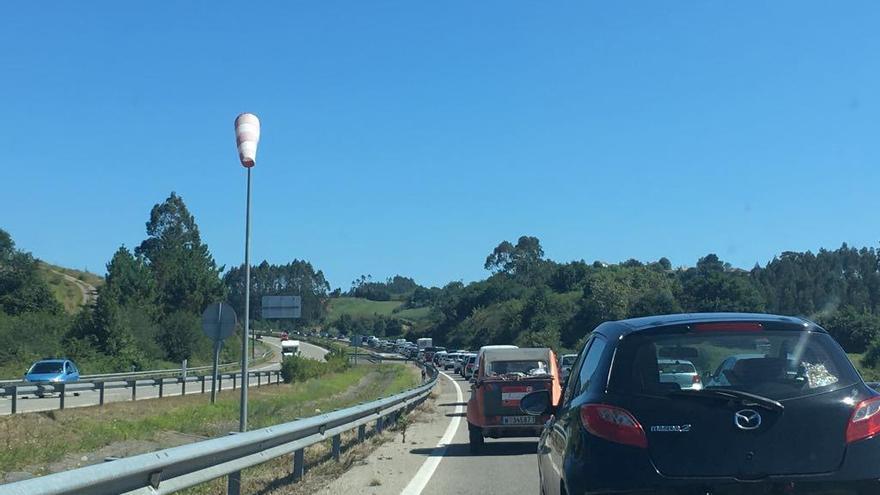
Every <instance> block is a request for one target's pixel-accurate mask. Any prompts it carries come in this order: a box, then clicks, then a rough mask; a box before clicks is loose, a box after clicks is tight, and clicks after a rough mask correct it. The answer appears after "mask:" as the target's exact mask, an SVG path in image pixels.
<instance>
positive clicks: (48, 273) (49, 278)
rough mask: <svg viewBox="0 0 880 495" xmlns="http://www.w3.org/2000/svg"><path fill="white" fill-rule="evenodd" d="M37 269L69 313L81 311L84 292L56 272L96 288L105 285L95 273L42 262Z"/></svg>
mask: <svg viewBox="0 0 880 495" xmlns="http://www.w3.org/2000/svg"><path fill="white" fill-rule="evenodd" d="M37 268H38V270H39V273H40V276H41V277H42V278H43V280H45V281H46V283H47V284H48V285H49V289H50V290H51V291H52V294H53V295H54V296H55V299H57V300H58V302H59V303H61V305H62V306H64V310H65V311H67V312H68V313H76V312H77V311H79V310H80V308H81V307H82V302H83V298H82V292H81V291H80V289H79V286H78V285H77V284H76V283H75V282H73V281H70V280H68V279H66V278H64V276H63V275H61V274H59V273H56V272H61V273H64V274H66V275H69V276H71V277H73V278H76V279H78V280H81V281H83V282H85V283H87V284H89V285H92V286H94V287H98V286H100V285H102V284H103V283H104V279H103V278H102V277H99V276H98V275H95V274H94V273H89V272H84V271H81V270H73V269H70V268H64V267H60V266H55V265H50V264H48V263H45V262H42V261H41V262H39V263H38V265H37Z"/></svg>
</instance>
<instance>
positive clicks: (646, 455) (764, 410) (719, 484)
mask: <svg viewBox="0 0 880 495" xmlns="http://www.w3.org/2000/svg"><path fill="white" fill-rule="evenodd" d="M520 404H521V405H520V407H521V408H522V409H523V411H524V412H526V413H527V414H532V415H540V414H546V413H547V412H551V413H552V414H553V418H552V419H551V420H550V421H549V422H548V423H547V425H546V426H545V428H544V432H543V434H542V435H541V439H540V441H539V443H538V470H539V474H540V479H541V492H542V493H543V494H546V495H551V494H571V495H574V494H648V493H650V494H656V495H664V494H686V495H707V494H709V495H727V494H731V495H732V494H749V495H761V494H780V495H782V494H828V495H844V494H858V495H868V494H880V481H878V480H880V436H878V433H880V414H878V413H880V394H878V393H876V392H875V391H874V390H872V389H871V388H869V387H868V386H867V385H865V383H864V382H863V381H862V379H861V377H860V376H859V374H858V372H857V371H856V370H855V368H854V367H853V365H852V363H850V361H849V359H848V358H847V356H846V354H845V353H844V351H843V349H841V347H840V346H839V345H838V344H837V343H836V342H835V341H834V340H833V339H832V338H831V337H830V336H829V335H828V333H827V332H825V330H823V329H822V328H820V327H819V326H817V325H816V324H815V323H812V322H809V321H806V320H801V319H798V318H790V317H784V316H773V315H765V314H739V313H708V314H687V315H667V316H657V317H646V318H637V319H631V320H623V321H616V322H607V323H603V324H602V325H600V326H599V327H597V328H596V329H595V330H594V331H593V332H592V333H591V334H590V337H589V339H588V340H587V342H586V344H585V345H584V348H583V349H582V350H581V352H580V354H579V356H578V359H577V361H576V362H575V364H574V366H573V368H572V371H571V375H570V378H569V380H568V383H567V385H566V387H565V391H564V393H563V397H562V400H561V404H559V405H552V404H550V397H549V395H548V394H547V393H546V392H543V391H542V392H534V393H532V394H529V395H526V396H525V397H523V398H522V400H521V403H520Z"/></svg>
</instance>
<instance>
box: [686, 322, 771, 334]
mask: <svg viewBox="0 0 880 495" xmlns="http://www.w3.org/2000/svg"><path fill="white" fill-rule="evenodd" d="M693 329H694V331H695V332H760V331H761V330H763V329H764V325H762V324H760V323H751V322H739V321H737V322H730V323H697V324H696V325H694V326H693Z"/></svg>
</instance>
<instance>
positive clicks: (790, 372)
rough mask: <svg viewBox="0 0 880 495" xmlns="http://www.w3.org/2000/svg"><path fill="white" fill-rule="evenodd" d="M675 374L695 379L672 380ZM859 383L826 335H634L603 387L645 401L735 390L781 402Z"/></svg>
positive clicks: (615, 362) (734, 333)
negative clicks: (685, 392) (677, 394)
mask: <svg viewBox="0 0 880 495" xmlns="http://www.w3.org/2000/svg"><path fill="white" fill-rule="evenodd" d="M676 373H690V374H694V373H695V376H694V377H692V379H691V380H674V379H670V378H671V377H669V375H670V374H676ZM664 376H665V377H669V378H664ZM858 380H859V377H858V374H857V373H856V371H855V369H854V368H853V367H852V365H851V364H850V363H849V361H848V359H847V357H846V354H844V353H843V351H842V350H841V349H840V347H839V346H838V345H837V344H835V342H834V341H833V340H832V339H831V337H829V336H828V335H826V334H824V333H814V332H795V331H775V332H774V331H761V332H710V333H681V334H655V335H649V334H644V333H640V334H633V335H630V336H629V337H627V338H626V339H624V341H623V342H621V344H620V347H619V348H618V351H617V355H616V356H615V359H614V368H613V370H612V372H611V380H610V383H609V387H611V388H613V389H615V390H618V391H621V392H629V393H636V394H651V395H656V394H664V393H668V392H674V391H678V390H683V389H690V390H702V389H711V388H718V389H735V390H740V391H745V392H750V393H753V394H759V395H763V396H765V397H769V398H772V399H776V400H782V399H790V398H794V397H803V396H808V395H814V394H818V393H823V392H828V391H831V390H836V389H838V388H842V387H845V386H849V385H852V384H853V383H855V382H857V381H858Z"/></svg>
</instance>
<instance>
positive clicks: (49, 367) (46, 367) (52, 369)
mask: <svg viewBox="0 0 880 495" xmlns="http://www.w3.org/2000/svg"><path fill="white" fill-rule="evenodd" d="M63 369H64V366H63V365H62V363H36V364H35V365H34V367H33V368H31V373H61V371H62V370H63Z"/></svg>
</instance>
